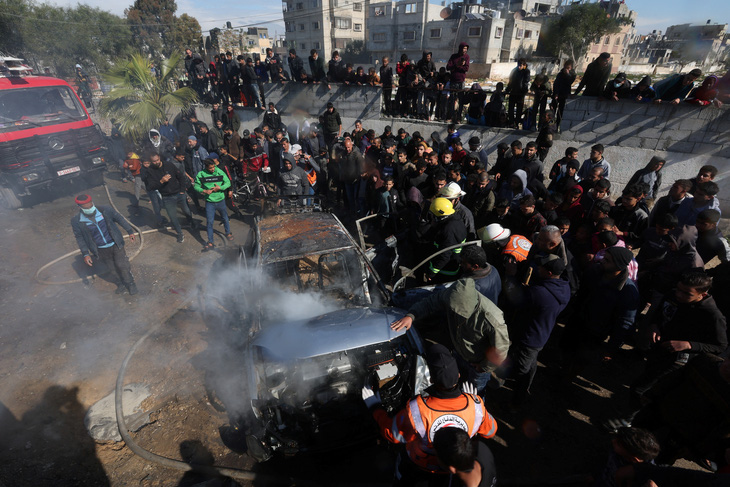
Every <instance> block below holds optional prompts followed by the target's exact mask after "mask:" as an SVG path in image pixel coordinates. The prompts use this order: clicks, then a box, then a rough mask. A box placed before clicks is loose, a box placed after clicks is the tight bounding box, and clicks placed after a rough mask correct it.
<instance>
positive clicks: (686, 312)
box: [652, 292, 727, 354]
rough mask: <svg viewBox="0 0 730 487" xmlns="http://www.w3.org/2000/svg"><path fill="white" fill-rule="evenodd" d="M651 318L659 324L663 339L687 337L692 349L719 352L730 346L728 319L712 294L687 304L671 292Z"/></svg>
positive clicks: (698, 351)
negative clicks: (728, 340) (678, 301)
mask: <svg viewBox="0 0 730 487" xmlns="http://www.w3.org/2000/svg"><path fill="white" fill-rule="evenodd" d="M652 318H653V319H652V321H653V322H654V324H656V325H657V326H658V327H659V332H660V336H661V339H660V340H661V342H665V341H668V340H680V341H687V342H689V343H690V345H691V346H692V348H691V349H690V350H688V351H689V352H690V353H714V354H720V353H722V352H724V351H725V349H726V348H727V322H726V320H725V317H724V316H723V314H722V313H721V312H720V310H719V309H717V304H715V299H714V298H713V297H712V296H707V297H706V298H704V299H703V300H702V301H699V302H697V303H689V304H685V303H677V302H676V301H675V300H674V293H673V292H672V293H671V296H667V297H665V298H664V301H662V303H661V304H660V305H659V307H658V309H657V310H656V313H654V314H653V317H652ZM671 353H672V354H674V353H677V352H671Z"/></svg>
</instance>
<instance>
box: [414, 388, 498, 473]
mask: <svg viewBox="0 0 730 487" xmlns="http://www.w3.org/2000/svg"><path fill="white" fill-rule="evenodd" d="M461 397H465V398H466V400H467V403H466V405H465V406H464V408H463V409H461V410H457V411H437V410H434V409H431V408H429V406H428V405H427V404H426V402H425V401H424V400H423V398H422V397H421V396H418V397H416V398H415V399H412V400H411V401H410V402H409V403H408V410H409V412H410V417H411V421H412V424H413V429H415V430H416V432H417V433H418V436H419V438H418V439H417V440H414V441H412V442H410V443H408V444H407V445H406V451H407V452H408V457H409V458H410V459H411V461H412V462H413V463H415V464H416V465H417V466H418V467H419V468H421V469H422V470H426V471H429V472H442V471H443V469H442V468H441V467H440V466H439V464H438V459H437V458H436V452H435V450H434V449H433V436H434V435H435V434H436V432H437V431H438V430H439V429H441V428H446V427H455V428H460V429H462V430H464V431H465V432H467V433H468V434H469V436H470V437H473V436H475V435H476V434H477V431H479V427H480V426H481V425H482V422H483V421H484V411H483V409H482V401H481V400H480V399H479V397H478V396H473V395H471V394H463V395H462V396H461Z"/></svg>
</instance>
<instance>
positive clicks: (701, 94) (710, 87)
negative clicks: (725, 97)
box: [684, 75, 722, 107]
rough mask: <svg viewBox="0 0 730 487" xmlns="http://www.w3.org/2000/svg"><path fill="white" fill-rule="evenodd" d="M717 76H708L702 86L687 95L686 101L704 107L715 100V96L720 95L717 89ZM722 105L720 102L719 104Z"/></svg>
mask: <svg viewBox="0 0 730 487" xmlns="http://www.w3.org/2000/svg"><path fill="white" fill-rule="evenodd" d="M717 81H718V80H717V76H715V75H710V76H708V77H707V78H705V80H704V81H703V82H702V85H700V86H698V87H697V88H695V89H694V90H693V91H692V93H690V94H689V96H688V97H687V99H686V100H684V101H686V102H687V103H691V104H693V105H700V106H703V107H706V106H707V105H710V104H711V103H713V102H716V101H719V100H717V95H718V94H719V93H720V92H719V90H718V89H717ZM719 103H720V104H722V102H719Z"/></svg>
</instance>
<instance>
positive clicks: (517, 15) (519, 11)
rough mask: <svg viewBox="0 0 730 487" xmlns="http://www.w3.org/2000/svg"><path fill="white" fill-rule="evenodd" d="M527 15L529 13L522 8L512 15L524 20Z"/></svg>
mask: <svg viewBox="0 0 730 487" xmlns="http://www.w3.org/2000/svg"><path fill="white" fill-rule="evenodd" d="M525 15H527V12H525V11H524V10H522V9H520V10H518V11H516V12H515V13H514V14H513V15H512V16H513V17H514V18H515V20H522V19H524V18H525Z"/></svg>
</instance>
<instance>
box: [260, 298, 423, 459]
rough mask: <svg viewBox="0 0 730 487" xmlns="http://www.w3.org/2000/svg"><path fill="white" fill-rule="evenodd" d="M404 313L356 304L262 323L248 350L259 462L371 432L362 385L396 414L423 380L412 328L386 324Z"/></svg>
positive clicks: (339, 443)
mask: <svg viewBox="0 0 730 487" xmlns="http://www.w3.org/2000/svg"><path fill="white" fill-rule="evenodd" d="M402 316H404V312H403V311H401V310H398V309H396V308H373V307H358V308H348V309H343V310H339V311H333V312H331V313H327V314H324V315H321V316H316V317H314V318H310V319H306V320H299V321H295V322H290V323H283V322H282V323H276V324H273V325H271V326H268V327H266V328H264V329H262V330H261V332H260V333H259V334H257V336H256V337H254V339H253V340H252V341H251V343H250V346H249V348H248V350H247V359H248V360H249V363H248V366H247V367H246V369H247V373H248V374H249V384H248V386H249V392H250V394H251V408H252V411H253V413H254V415H255V417H256V419H257V425H256V426H254V427H252V428H250V431H249V435H248V436H247V441H246V443H247V446H248V451H249V454H251V455H252V456H254V458H256V459H257V460H259V461H263V460H266V459H268V458H269V457H270V456H271V455H272V453H273V452H274V451H279V452H281V453H283V454H285V455H292V454H295V453H298V452H317V451H322V450H329V449H333V448H342V447H344V446H346V445H351V444H354V443H359V442H362V441H365V440H367V439H371V438H374V437H375V436H376V435H377V428H375V426H374V423H373V420H372V418H371V417H370V415H369V414H368V410H367V408H366V407H365V405H364V404H363V402H362V398H361V392H360V390H361V388H362V386H363V384H365V383H368V384H370V385H371V386H372V387H374V388H375V389H376V390H378V391H379V393H380V397H381V399H382V401H383V407H385V409H386V410H387V411H388V412H390V413H394V412H396V411H397V410H399V409H401V408H402V407H404V406H405V405H406V403H407V401H408V400H409V399H410V398H411V397H412V396H413V395H414V394H418V393H420V392H421V391H422V390H423V389H424V388H425V386H426V385H427V384H428V380H429V378H428V372H427V368H426V365H425V362H424V360H423V358H422V354H423V345H422V343H421V340H420V338H419V337H418V335H417V333H415V330H413V329H412V330H410V331H408V332H402V331H401V332H395V331H393V330H391V328H390V323H391V322H392V321H394V320H396V319H398V318H401V317H402Z"/></svg>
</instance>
